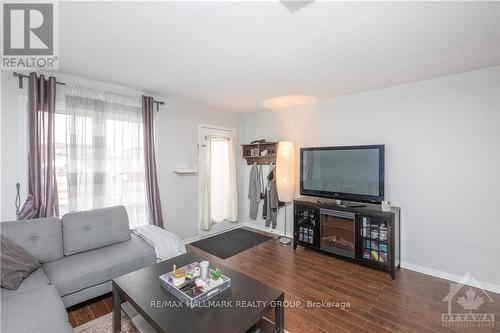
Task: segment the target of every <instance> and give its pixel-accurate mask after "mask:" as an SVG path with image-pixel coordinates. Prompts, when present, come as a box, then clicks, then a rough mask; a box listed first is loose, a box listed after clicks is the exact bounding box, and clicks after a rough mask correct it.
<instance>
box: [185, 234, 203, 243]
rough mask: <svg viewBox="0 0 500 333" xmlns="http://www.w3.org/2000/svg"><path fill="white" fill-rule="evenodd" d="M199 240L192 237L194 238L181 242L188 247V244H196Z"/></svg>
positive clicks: (198, 237)
mask: <svg viewBox="0 0 500 333" xmlns="http://www.w3.org/2000/svg"><path fill="white" fill-rule="evenodd" d="M200 239H201V238H200V236H194V237H190V238H186V239H183V240H182V242H183V243H184V245H188V244H191V243H194V242H197V241H199V240H200Z"/></svg>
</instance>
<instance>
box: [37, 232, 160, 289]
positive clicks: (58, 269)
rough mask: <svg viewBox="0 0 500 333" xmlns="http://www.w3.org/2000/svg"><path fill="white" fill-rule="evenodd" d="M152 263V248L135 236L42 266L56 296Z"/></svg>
mask: <svg viewBox="0 0 500 333" xmlns="http://www.w3.org/2000/svg"><path fill="white" fill-rule="evenodd" d="M155 262H156V256H155V251H154V249H153V248H152V247H151V246H149V245H148V244H146V243H145V242H144V241H143V240H142V239H140V238H139V237H137V236H136V235H132V236H131V239H129V240H128V241H125V242H120V243H116V244H113V245H109V246H106V247H102V248H99V249H96V250H92V251H88V252H82V253H78V254H74V255H72V256H67V257H64V258H63V259H60V260H57V261H53V262H50V263H47V264H45V265H44V266H43V268H44V269H45V271H46V272H47V275H48V277H49V279H50V283H51V284H53V285H55V286H56V288H57V290H58V291H59V294H60V295H61V296H65V295H68V294H71V293H74V292H76V291H79V290H82V289H85V288H88V287H91V286H95V285H97V284H100V283H102V282H106V281H109V280H111V279H113V278H115V277H117V276H120V275H123V274H126V273H129V272H132V271H135V270H137V269H139V268H143V267H146V266H148V265H151V264H154V263H155Z"/></svg>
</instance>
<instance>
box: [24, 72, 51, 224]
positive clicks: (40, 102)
mask: <svg viewBox="0 0 500 333" xmlns="http://www.w3.org/2000/svg"><path fill="white" fill-rule="evenodd" d="M55 106H56V78H55V77H53V76H51V77H49V78H48V80H46V79H45V77H44V76H43V75H40V77H37V75H36V73H30V76H29V83H28V122H29V124H28V129H29V133H28V136H29V138H28V199H27V200H26V202H25V203H24V205H23V208H22V209H21V212H20V213H19V216H18V219H20V220H24V219H32V218H37V217H48V216H58V215H59V206H58V198H57V183H56V174H55V167H54V164H55V146H54V118H55Z"/></svg>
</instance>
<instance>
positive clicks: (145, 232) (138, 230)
mask: <svg viewBox="0 0 500 333" xmlns="http://www.w3.org/2000/svg"><path fill="white" fill-rule="evenodd" d="M132 232H133V233H134V234H136V235H137V236H139V237H141V238H142V239H144V241H145V242H146V243H148V244H149V245H151V246H152V247H154V248H155V252H156V258H157V259H158V261H163V260H167V259H170V258H173V257H176V256H178V255H181V254H184V253H186V247H185V246H184V244H183V243H182V241H181V239H180V238H179V236H177V235H176V234H173V233H171V232H168V231H167V230H165V229H162V228H160V227H157V226H155V225H150V224H147V225H141V226H139V227H135V228H134V229H132Z"/></svg>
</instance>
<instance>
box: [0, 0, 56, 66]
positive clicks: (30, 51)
mask: <svg viewBox="0 0 500 333" xmlns="http://www.w3.org/2000/svg"><path fill="white" fill-rule="evenodd" d="M2 11H3V13H2V18H3V24H2V29H3V32H2V38H3V40H2V43H1V45H2V48H3V50H2V62H1V69H4V70H31V69H43V70H57V69H58V63H59V62H58V51H59V49H58V39H59V38H58V37H59V35H58V6H57V3H56V2H52V3H51V2H44V3H21V2H13V3H5V2H4V3H3V4H2Z"/></svg>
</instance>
